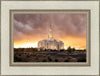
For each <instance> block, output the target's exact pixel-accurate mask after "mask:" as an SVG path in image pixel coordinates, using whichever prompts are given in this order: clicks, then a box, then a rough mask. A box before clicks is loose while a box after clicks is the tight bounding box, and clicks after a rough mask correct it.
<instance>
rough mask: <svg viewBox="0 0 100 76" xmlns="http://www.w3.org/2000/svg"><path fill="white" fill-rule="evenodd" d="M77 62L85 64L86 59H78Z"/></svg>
mask: <svg viewBox="0 0 100 76" xmlns="http://www.w3.org/2000/svg"><path fill="white" fill-rule="evenodd" d="M78 62H86V58H80V59H78Z"/></svg>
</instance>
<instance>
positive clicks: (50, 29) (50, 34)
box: [48, 25, 53, 39]
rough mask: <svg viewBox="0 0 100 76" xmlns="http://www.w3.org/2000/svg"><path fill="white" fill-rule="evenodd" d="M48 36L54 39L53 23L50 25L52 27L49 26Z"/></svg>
mask: <svg viewBox="0 0 100 76" xmlns="http://www.w3.org/2000/svg"><path fill="white" fill-rule="evenodd" d="M48 38H49V39H52V38H53V31H52V25H50V28H49V34H48Z"/></svg>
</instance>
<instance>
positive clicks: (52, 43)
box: [38, 25, 64, 50]
mask: <svg viewBox="0 0 100 76" xmlns="http://www.w3.org/2000/svg"><path fill="white" fill-rule="evenodd" d="M38 48H41V49H43V50H45V49H46V50H61V49H64V43H63V42H62V41H60V40H56V39H54V37H53V30H52V25H50V27H49V33H48V39H44V40H41V41H39V42H38Z"/></svg>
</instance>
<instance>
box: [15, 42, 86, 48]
mask: <svg viewBox="0 0 100 76" xmlns="http://www.w3.org/2000/svg"><path fill="white" fill-rule="evenodd" d="M68 47H71V48H75V49H76V50H84V49H85V48H79V46H76V47H74V46H64V49H65V50H67V49H68ZM14 48H38V42H35V43H24V44H20V45H15V46H14Z"/></svg>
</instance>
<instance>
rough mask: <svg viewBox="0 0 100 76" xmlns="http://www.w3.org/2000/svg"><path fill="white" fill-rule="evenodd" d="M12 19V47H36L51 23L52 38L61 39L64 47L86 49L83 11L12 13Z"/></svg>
mask: <svg viewBox="0 0 100 76" xmlns="http://www.w3.org/2000/svg"><path fill="white" fill-rule="evenodd" d="M13 21H14V22H13V25H14V48H21V47H25V48H27V47H37V43H38V41H39V40H43V39H47V38H48V32H49V27H50V25H52V28H53V29H52V30H53V36H54V38H55V39H57V40H61V41H63V42H64V48H65V49H67V48H68V47H69V46H70V47H73V48H76V49H86V24H87V15H86V14H85V13H71V14H70V13H67V14H65V13H58V14H57V13H48V14H14V20H13Z"/></svg>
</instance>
